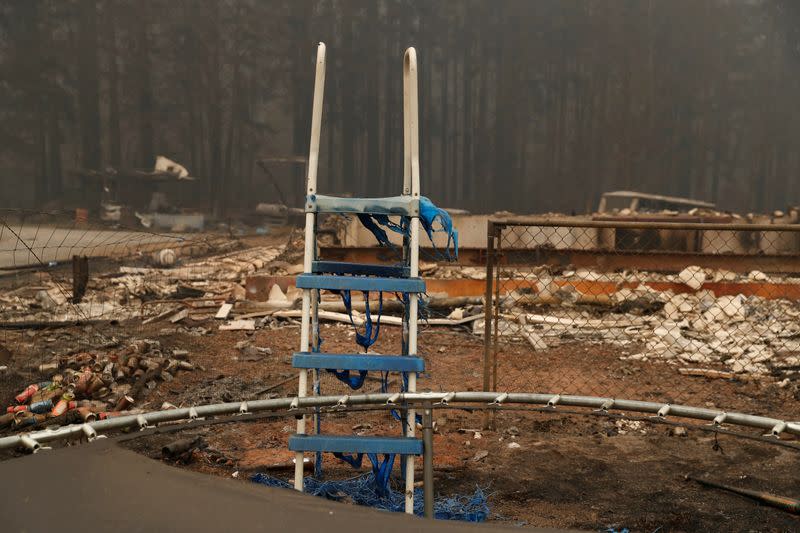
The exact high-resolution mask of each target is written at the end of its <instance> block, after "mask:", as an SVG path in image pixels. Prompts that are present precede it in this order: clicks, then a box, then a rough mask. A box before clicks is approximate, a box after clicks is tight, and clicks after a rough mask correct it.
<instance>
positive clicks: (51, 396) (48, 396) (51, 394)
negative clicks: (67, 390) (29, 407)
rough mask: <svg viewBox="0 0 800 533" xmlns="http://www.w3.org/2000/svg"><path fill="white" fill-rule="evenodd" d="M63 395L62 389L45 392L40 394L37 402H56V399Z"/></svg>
mask: <svg viewBox="0 0 800 533" xmlns="http://www.w3.org/2000/svg"><path fill="white" fill-rule="evenodd" d="M63 393H64V389H62V388H57V389H52V390H46V391H44V392H42V393H41V395H40V396H39V398H38V399H37V401H40V402H43V401H45V400H54V401H55V402H57V401H58V398H60V397H61V395H62V394H63Z"/></svg>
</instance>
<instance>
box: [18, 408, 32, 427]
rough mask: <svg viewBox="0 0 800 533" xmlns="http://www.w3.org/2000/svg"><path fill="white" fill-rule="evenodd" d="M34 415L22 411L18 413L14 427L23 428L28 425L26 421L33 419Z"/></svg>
mask: <svg viewBox="0 0 800 533" xmlns="http://www.w3.org/2000/svg"><path fill="white" fill-rule="evenodd" d="M33 416H34V414H33V413H31V412H30V411H20V412H18V413H14V425H15V426H21V425H23V424H26V422H25V421H26V420H28V419H31V418H33Z"/></svg>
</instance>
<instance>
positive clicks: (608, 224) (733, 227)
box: [490, 218, 800, 232]
mask: <svg viewBox="0 0 800 533" xmlns="http://www.w3.org/2000/svg"><path fill="white" fill-rule="evenodd" d="M490 222H491V223H493V224H495V225H496V226H541V227H548V228H558V227H562V228H618V229H676V230H727V231H791V232H800V224H741V223H739V224H720V223H709V224H704V223H702V222H634V221H631V222H626V221H612V220H572V219H552V218H529V219H508V220H491V221H490Z"/></svg>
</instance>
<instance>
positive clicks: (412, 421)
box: [294, 43, 420, 514]
mask: <svg viewBox="0 0 800 533" xmlns="http://www.w3.org/2000/svg"><path fill="white" fill-rule="evenodd" d="M325 51H326V49H325V44H324V43H319V46H318V48H317V64H316V77H315V81H314V103H313V108H312V115H311V142H310V147H309V157H308V177H307V180H306V194H307V196H308V197H313V196H314V195H316V194H317V167H318V162H319V142H320V130H321V125H322V106H323V95H324V91H325ZM418 119H419V110H418V82H417V54H416V50H415V49H414V48H408V49H407V50H406V52H405V55H404V58H403V196H406V197H408V196H410V197H411V198H412V199H413V200H417V201H418V200H419V198H420V177H419V125H418ZM316 215H317V213H316V212H313V211H307V212H306V220H305V251H304V257H303V273H304V274H312V265H313V262H314V260H315V258H316ZM409 233H410V238H408V239H404V260H405V262H406V263H407V265H408V268H409V277H411V278H417V277H418V276H419V218H418V212H416V213H413V214H411V215H410V218H409ZM319 290H320V289H315V288H304V289H303V307H302V322H301V330H300V351H301V352H308V351H309V348H310V347H311V346H312V345H313V346H314V347H315V348H317V347H318V345H319V339H318V338H317V336H316V331H317V327H316V326H317V321H318V316H317V302H318V299H319V298H318V296H319ZM418 298H419V294H418V293H416V292H410V293H409V306H408V310H407V313H405V316H406V320H404V322H406V323H404V328H403V329H404V337H406V347H407V350H406V352H407V353H405V354H403V355H408V356H416V355H417V314H418V307H419V300H418ZM312 334H313V337H314V338H313V339H312ZM314 372H315V375H314V381H315V382H316V381H317V379H318V377H317V375H316V370H314ZM416 378H417V375H416V372H409V373H408V391H409V392H416ZM307 394H308V369H305V368H301V369H300V374H299V384H298V397H299V398H303V397H306V396H307ZM307 418H308V417H307V416H301V417H300V418H298V420H297V435H304V434H305V433H306V422H307ZM415 426H416V412H415V410H414V409H408V411H407V419H406V428H405V434H406V436H407V437H410V438H413V437H414V435H415ZM303 457H304V452H303V451H297V452H296V453H295V480H294V486H295V489H297V490H299V491H302V490H303V466H304V465H303ZM405 512H406V513H409V514H413V512H414V455H406V456H405Z"/></svg>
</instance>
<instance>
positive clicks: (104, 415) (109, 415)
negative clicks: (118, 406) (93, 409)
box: [98, 411, 125, 420]
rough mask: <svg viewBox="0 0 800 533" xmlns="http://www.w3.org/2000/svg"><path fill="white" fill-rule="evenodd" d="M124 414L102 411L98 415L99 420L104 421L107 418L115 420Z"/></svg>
mask: <svg viewBox="0 0 800 533" xmlns="http://www.w3.org/2000/svg"><path fill="white" fill-rule="evenodd" d="M124 414H125V413H120V412H119V411H104V412H102V413H100V414H99V415H98V418H99V419H100V420H106V419H108V418H116V417H118V416H122V415H124Z"/></svg>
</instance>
